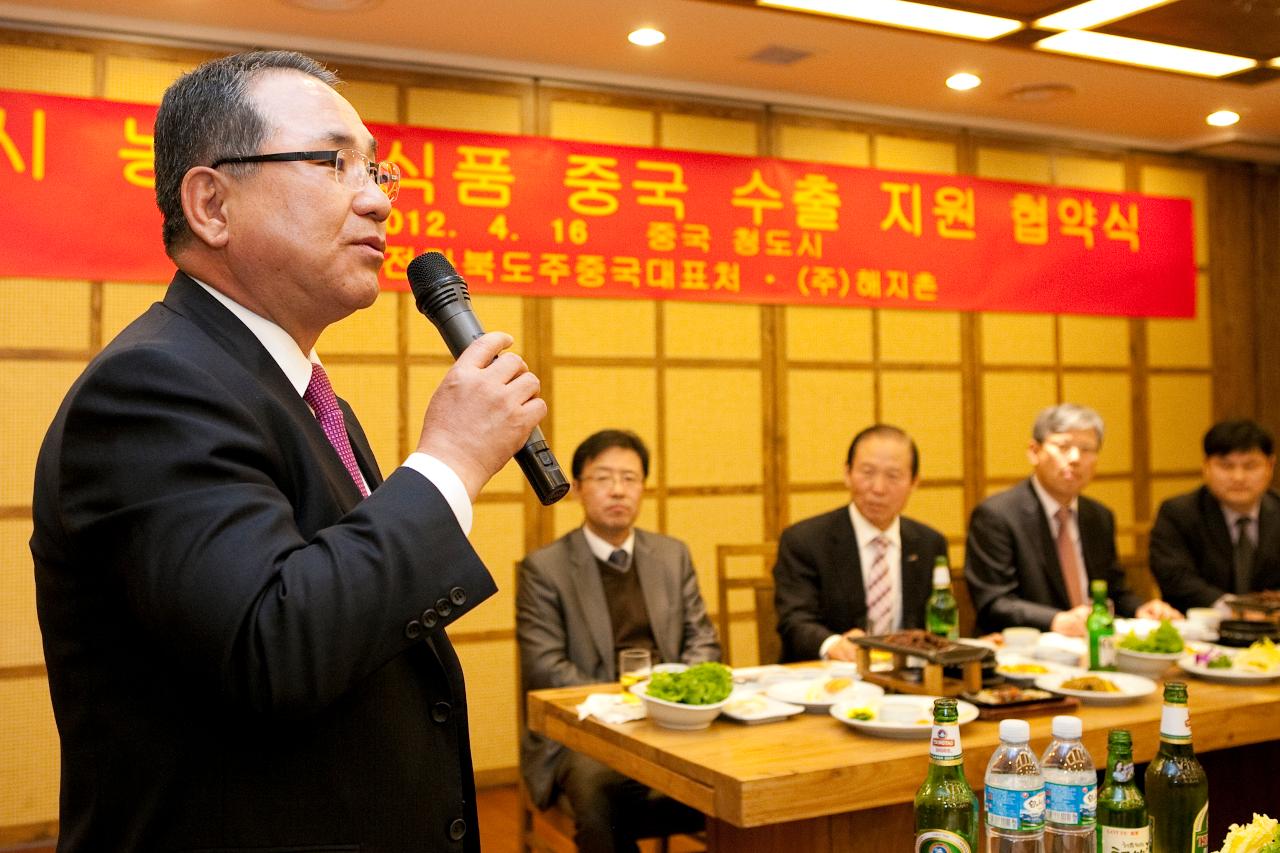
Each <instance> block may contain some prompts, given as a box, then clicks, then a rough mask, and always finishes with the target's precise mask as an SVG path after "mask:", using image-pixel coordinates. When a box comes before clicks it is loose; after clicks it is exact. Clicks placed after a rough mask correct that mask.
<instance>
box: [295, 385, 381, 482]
mask: <svg viewBox="0 0 1280 853" xmlns="http://www.w3.org/2000/svg"><path fill="white" fill-rule="evenodd" d="M302 399H304V400H306V401H307V405H309V406H311V408H312V409H313V410H314V411H315V413H316V420H318V421H319V422H320V428H321V429H323V430H324V436H325V438H327V439H329V443H330V444H332V445H333V449H334V450H335V451H337V453H338V458H339V459H341V460H342V464H343V466H344V467H345V468H346V469H347V473H348V474H350V475H351V479H352V480H353V481H354V482H355V484H356V488H357V489H359V490H360V495H361V496H362V497H366V498H367V497H369V489H368V488H367V487H366V486H365V484H364V477H363V476H361V474H360V466H359V465H357V464H356V455H355V453H354V452H353V451H352V450H351V439H350V438H348V437H347V424H346V422H345V421H344V420H343V419H342V409H340V408H338V397H337V395H335V394H334V393H333V386H332V385H330V384H329V375H328V374H327V373H325V372H324V368H323V367H321V366H320V365H318V364H314V363H313V364H312V365H311V381H310V382H308V383H307V391H306V393H305V394H303V395H302Z"/></svg>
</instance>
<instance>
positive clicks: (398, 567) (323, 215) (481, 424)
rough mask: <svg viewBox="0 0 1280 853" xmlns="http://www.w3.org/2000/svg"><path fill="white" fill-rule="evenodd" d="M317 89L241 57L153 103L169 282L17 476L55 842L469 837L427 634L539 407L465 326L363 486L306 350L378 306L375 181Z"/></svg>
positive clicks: (465, 745)
mask: <svg viewBox="0 0 1280 853" xmlns="http://www.w3.org/2000/svg"><path fill="white" fill-rule="evenodd" d="M335 83H336V78H335V77H334V76H333V74H332V73H331V72H329V71H327V70H325V69H324V68H323V67H321V66H319V65H318V64H316V63H315V62H313V61H312V60H310V59H308V58H307V57H304V56H301V55H299V54H295V53H288V52H283V51H273V52H260V53H250V54H241V55H237V56H232V57H227V58H224V59H220V60H216V61H213V62H210V63H207V64H205V65H203V66H201V67H200V68H198V69H197V70H195V71H193V72H192V73H190V74H188V75H185V76H184V77H182V78H181V79H180V80H178V81H177V82H176V83H175V84H174V85H173V86H172V87H170V89H169V91H168V92H166V94H165V97H164V100H163V102H162V104H161V106H160V111H159V114H158V116H157V118H156V128H155V148H156V196H157V202H158V204H159V206H160V209H161V212H162V214H163V217H164V241H165V248H166V251H167V252H168V253H169V255H170V257H172V258H173V260H174V262H175V264H176V265H177V267H178V269H179V272H178V273H177V274H176V275H175V276H174V278H173V281H172V283H171V284H170V285H169V289H168V292H167V293H166V294H165V297H164V301H163V302H161V303H158V304H156V305H153V306H152V307H151V308H150V309H149V310H148V311H147V312H146V313H145V314H143V315H142V316H141V317H140V318H139V319H138V320H136V321H135V322H134V323H132V324H131V325H130V326H129V327H128V328H127V329H125V330H124V331H123V332H122V333H121V334H120V335H119V336H118V337H117V338H116V339H115V340H114V341H112V343H111V344H110V345H109V346H108V347H106V348H105V349H104V350H103V351H102V352H101V353H100V354H99V355H98V356H97V357H96V358H94V359H93V361H92V362H91V363H90V364H89V366H88V367H87V368H86V369H85V372H84V373H83V374H82V375H81V377H80V378H79V379H78V380H77V381H76V382H75V384H74V385H73V386H72V388H71V390H70V391H69V392H68V393H67V396H66V398H65V400H64V401H63V403H62V406H61V408H60V409H59V410H58V413H57V415H56V417H55V419H54V421H53V424H52V426H51V427H50V429H49V432H48V434H47V436H46V438H45V441H44V444H43V446H42V448H41V450H40V455H39V459H38V462H37V467H36V484H35V498H34V505H33V512H34V527H35V530H34V533H33V535H32V538H31V550H32V554H33V556H34V557H35V565H36V586H37V607H38V610H39V616H40V626H41V631H42V633H43V639H44V648H45V659H46V663H47V666H48V673H49V687H50V692H51V694H52V699H53V708H54V713H55V717H56V719H57V723H58V730H59V734H60V736H61V744H62V782H61V784H62V789H61V814H60V824H61V837H60V838H59V845H58V849H59V850H60V851H95V853H96V851H107V850H113V851H114V850H196V849H199V850H215V849H216V850H219V851H231V850H241V849H245V850H247V849H253V850H263V849H268V848H269V849H279V850H284V849H288V850H297V851H303V850H319V849H324V850H357V849H359V850H362V851H408V850H414V851H419V850H440V851H444V850H448V851H464V850H479V847H480V845H479V834H478V832H477V827H476V809H475V791H474V778H473V772H472V766H471V756H470V748H469V742H468V727H467V706H466V696H465V693H464V690H463V678H462V669H461V666H460V665H459V662H458V658H457V656H456V655H455V653H454V650H453V648H452V646H451V645H450V644H449V641H448V638H447V637H446V636H445V633H444V630H443V629H444V627H445V626H446V625H448V624H450V623H451V622H453V621H454V620H456V619H458V618H459V617H460V616H461V615H462V614H464V613H466V612H469V611H470V610H471V609H472V608H474V607H475V606H477V605H478V604H479V603H480V602H481V601H483V600H484V599H486V598H488V597H489V596H490V595H492V594H493V592H494V591H495V587H494V583H493V579H492V578H491V577H490V575H489V573H488V571H486V569H485V567H484V565H483V564H482V563H481V562H480V559H479V557H477V555H476V553H475V551H474V549H473V548H472V547H471V545H470V544H469V543H468V541H467V538H466V534H467V531H468V530H469V528H470V524H471V511H472V502H473V501H474V500H475V498H476V496H477V494H478V493H479V491H480V489H481V487H482V486H483V485H484V483H485V482H486V481H487V480H488V479H489V477H491V476H492V475H493V474H494V473H495V472H496V471H498V470H499V469H500V468H501V467H502V466H503V464H504V463H505V462H506V461H507V460H508V459H509V458H510V457H511V454H512V453H514V452H515V451H516V449H517V448H519V447H520V445H521V444H522V443H523V442H524V440H525V438H526V437H527V436H528V434H529V432H530V430H531V429H532V428H533V426H534V425H535V424H536V423H537V422H538V421H539V420H541V418H542V417H543V416H544V414H545V412H546V406H545V404H544V403H543V402H542V401H541V400H540V399H539V398H538V396H537V395H538V381H537V378H536V377H534V376H533V375H532V374H530V373H529V372H528V370H527V369H526V368H525V366H524V363H523V361H522V360H521V359H520V358H519V357H518V356H516V355H514V354H512V353H505V354H500V353H501V352H502V350H504V349H506V347H508V346H509V345H510V343H511V338H510V337H509V336H507V335H504V334H501V333H494V334H490V335H486V336H484V337H482V338H480V339H479V340H477V341H476V342H475V343H473V344H472V346H471V347H470V348H469V349H468V350H467V351H466V352H464V353H463V355H462V356H461V357H460V358H459V359H458V362H457V364H456V365H455V366H454V367H453V368H452V369H451V370H450V371H449V374H448V375H447V376H446V378H445V380H444V382H443V383H442V384H441V386H440V388H439V389H438V390H437V392H436V393H435V395H434V396H433V397H432V400H431V402H430V404H429V405H428V407H427V412H426V415H425V418H424V423H423V429H422V434H421V438H420V439H419V442H418V447H417V451H416V452H414V453H412V454H411V455H410V456H409V458H408V459H407V460H406V462H405V464H404V466H402V467H401V468H398V469H397V470H396V471H395V472H394V473H392V474H391V475H390V476H389V477H388V478H387V479H386V480H385V481H383V479H382V477H381V475H380V474H379V471H378V467H377V465H376V463H375V461H374V457H373V454H372V452H371V451H370V448H369V445H368V442H367V440H366V439H365V435H364V433H363V431H362V430H361V428H360V425H359V423H358V422H357V421H356V419H355V417H354V415H353V414H352V412H351V409H350V408H349V407H348V406H346V404H345V403H341V402H340V401H338V400H337V399H336V397H335V396H334V394H333V391H332V388H331V387H330V386H329V383H328V380H327V377H326V375H325V373H324V369H323V368H322V367H321V366H320V362H319V359H318V357H317V356H316V354H315V350H314V344H315V342H316V340H317V339H318V338H319V337H320V334H321V332H323V331H324V329H325V328H326V327H328V326H329V325H330V324H332V323H334V322H336V321H338V320H340V319H342V318H343V317H345V316H347V315H349V314H350V313H352V312H353V311H356V310H358V309H360V308H364V307H367V306H368V305H370V304H371V303H372V302H373V301H374V299H375V298H376V297H377V295H378V271H379V269H380V267H381V264H382V260H383V258H382V254H383V249H384V248H385V233H386V219H387V216H388V214H389V213H390V210H391V202H392V201H393V200H394V197H395V192H396V190H397V188H398V180H399V176H398V172H397V171H396V170H395V167H394V166H392V165H390V164H380V163H376V162H373V160H374V152H375V147H374V140H373V137H372V136H371V135H370V133H369V131H368V130H367V129H366V128H365V126H364V124H363V123H362V122H361V120H360V117H359V116H358V115H357V114H356V111H355V110H354V109H353V108H352V107H351V105H350V104H349V103H348V102H347V101H346V100H345V99H344V98H342V97H341V96H340V95H339V94H338V93H337V92H336V91H335V89H334V88H333V86H334V84H335ZM246 161H251V162H246ZM392 408H394V407H392ZM366 495H367V497H366Z"/></svg>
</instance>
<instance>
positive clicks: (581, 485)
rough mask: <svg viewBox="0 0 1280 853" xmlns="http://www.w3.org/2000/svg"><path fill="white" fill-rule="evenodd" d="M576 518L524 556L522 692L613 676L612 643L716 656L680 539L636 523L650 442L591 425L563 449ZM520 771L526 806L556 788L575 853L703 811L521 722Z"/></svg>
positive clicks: (601, 848) (598, 849)
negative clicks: (565, 804)
mask: <svg viewBox="0 0 1280 853" xmlns="http://www.w3.org/2000/svg"><path fill="white" fill-rule="evenodd" d="M572 471H573V489H574V492H575V493H576V494H577V495H578V499H579V500H580V501H581V502H582V513H583V521H582V526H581V527H578V528H576V529H574V530H571V531H570V532H568V533H566V534H565V535H564V536H561V537H560V538H559V539H557V540H556V541H555V542H552V543H551V544H550V545H547V546H546V547H545V548H540V549H538V550H537V551H534V552H533V553H532V554H529V555H528V556H527V557H525V558H524V560H523V562H521V564H520V580H519V587H518V590H517V593H516V641H517V642H518V643H519V646H520V671H521V678H522V682H523V687H524V689H525V690H538V689H542V688H546V687H567V686H570V685H574V684H593V683H596V682H600V681H613V680H615V679H616V678H617V677H618V670H617V660H618V652H619V650H621V649H646V650H648V652H649V654H650V659H651V660H652V661H653V662H654V663H660V662H671V663H686V664H695V663H701V662H703V661H715V660H719V659H720V644H719V642H718V641H717V640H716V629H715V626H713V625H712V624H711V620H710V619H708V618H707V607H706V605H705V604H704V603H703V600H702V594H701V593H700V592H699V590H698V575H697V573H696V572H695V571H694V568H693V561H692V560H691V559H690V557H689V549H688V547H687V546H686V545H685V544H684V543H683V542H681V541H680V540H678V539H673V538H672V537H670V536H663V535H662V534H661V533H653V532H650V531H647V530H639V529H637V528H636V526H635V523H636V518H637V517H638V516H639V514H640V502H641V499H642V498H643V496H644V481H645V478H646V477H647V476H648V475H649V451H648V449H647V448H646V447H645V445H644V442H643V441H641V440H640V437H639V436H638V435H636V434H635V433H633V432H629V431H627V430H617V429H607V430H601V431H600V432H597V433H594V434H593V435H591V436H589V437H588V438H587V439H586V440H584V441H583V442H582V444H580V445H579V446H578V449H577V450H575V451H574V454H573V466H572ZM520 770H521V773H522V774H523V775H524V779H525V784H526V785H527V786H528V788H529V794H530V797H531V799H532V800H533V802H534V804H535V805H537V806H538V807H539V808H547V807H548V806H550V805H551V804H552V803H553V802H555V800H556V798H557V797H558V796H564V797H565V798H566V799H567V800H568V801H569V805H570V807H571V809H572V811H573V816H574V822H575V835H574V841H575V842H576V844H577V845H578V849H579V850H581V851H584V853H612V851H630V853H634V851H635V850H636V849H637V845H636V839H637V838H644V837H649V836H654V835H668V834H672V833H677V832H690V831H695V830H697V829H700V828H701V826H702V824H703V818H702V816H701V815H700V814H699V813H697V812H696V811H694V810H693V809H690V808H689V807H688V806H685V805H683V804H682V803H679V802H676V801H675V800H672V799H671V798H669V797H665V796H662V795H660V794H658V793H656V792H655V791H653V790H651V789H650V788H648V787H646V786H645V785H642V784H640V783H639V782H637V781H635V780H634V779H630V778H628V777H626V776H623V775H622V774H621V773H618V772H617V771H616V770H613V769H611V768H609V767H606V766H605V765H603V764H601V763H600V762H598V761H596V760H594V759H592V758H588V757H587V756H585V755H582V754H580V753H577V752H573V751H572V750H569V749H566V748H565V747H563V746H561V745H560V744H558V743H556V742H554V741H552V740H548V739H547V738H545V737H542V736H541V735H537V734H534V733H533V732H531V731H528V730H527V729H526V730H525V732H524V733H523V736H522V739H521V742H520Z"/></svg>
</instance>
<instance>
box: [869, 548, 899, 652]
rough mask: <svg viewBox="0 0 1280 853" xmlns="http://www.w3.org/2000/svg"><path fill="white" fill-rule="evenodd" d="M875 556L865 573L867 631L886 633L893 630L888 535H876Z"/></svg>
mask: <svg viewBox="0 0 1280 853" xmlns="http://www.w3.org/2000/svg"><path fill="white" fill-rule="evenodd" d="M871 542H872V544H874V545H875V548H876V553H875V557H874V558H873V559H872V560H871V570H870V573H869V574H868V575H867V579H868V582H867V632H868V633H870V634H872V635H878V634H887V633H889V632H890V631H892V630H893V599H892V598H891V596H892V594H893V584H891V583H890V582H889V537H888V536H877V537H876V538H875V539H873V540H871Z"/></svg>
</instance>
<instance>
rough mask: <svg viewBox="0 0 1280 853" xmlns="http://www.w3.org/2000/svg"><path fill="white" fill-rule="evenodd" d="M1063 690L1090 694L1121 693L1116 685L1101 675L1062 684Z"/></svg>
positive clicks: (1070, 679) (1086, 676) (1072, 679)
mask: <svg viewBox="0 0 1280 853" xmlns="http://www.w3.org/2000/svg"><path fill="white" fill-rule="evenodd" d="M1061 686H1062V689H1063V690H1087V691H1089V692H1090V693H1119V692H1120V688H1119V687H1116V683H1115V682H1114V681H1111V680H1109V679H1106V678H1103V677H1102V676H1100V675H1082V676H1080V677H1079V678H1068V679H1067V680H1066V681H1064V682H1062V685H1061Z"/></svg>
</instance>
